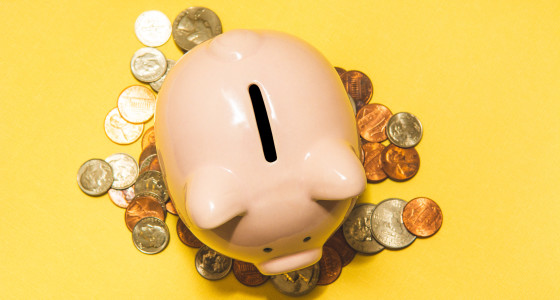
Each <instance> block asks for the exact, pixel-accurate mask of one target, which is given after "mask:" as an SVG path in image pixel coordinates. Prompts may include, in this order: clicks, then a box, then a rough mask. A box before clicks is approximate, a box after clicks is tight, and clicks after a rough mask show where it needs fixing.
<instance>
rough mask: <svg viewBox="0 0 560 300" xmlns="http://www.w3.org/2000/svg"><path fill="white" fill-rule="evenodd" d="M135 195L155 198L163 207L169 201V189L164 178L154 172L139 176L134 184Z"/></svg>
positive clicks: (150, 171) (149, 171)
mask: <svg viewBox="0 0 560 300" xmlns="http://www.w3.org/2000/svg"><path fill="white" fill-rule="evenodd" d="M134 193H135V194H136V195H150V196H153V197H155V198H156V199H157V200H158V201H159V202H160V203H161V205H165V202H166V201H167V188H166V187H165V182H164V181H163V177H162V176H161V173H160V172H158V171H154V170H148V171H146V172H144V173H142V174H140V175H139V176H138V179H137V180H136V183H135V184H134Z"/></svg>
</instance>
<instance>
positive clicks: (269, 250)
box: [263, 248, 272, 253]
mask: <svg viewBox="0 0 560 300" xmlns="http://www.w3.org/2000/svg"><path fill="white" fill-rule="evenodd" d="M263 251H264V252H266V253H269V252H271V251H272V248H264V249H263Z"/></svg>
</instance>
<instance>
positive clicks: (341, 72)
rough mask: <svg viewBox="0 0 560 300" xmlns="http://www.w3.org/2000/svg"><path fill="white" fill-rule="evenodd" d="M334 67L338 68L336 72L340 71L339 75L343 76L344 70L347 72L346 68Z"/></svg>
mask: <svg viewBox="0 0 560 300" xmlns="http://www.w3.org/2000/svg"><path fill="white" fill-rule="evenodd" d="M334 69H335V70H336V72H337V73H338V76H342V74H344V72H346V70H344V69H343V68H341V67H334Z"/></svg>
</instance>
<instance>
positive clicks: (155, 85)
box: [150, 59, 175, 92]
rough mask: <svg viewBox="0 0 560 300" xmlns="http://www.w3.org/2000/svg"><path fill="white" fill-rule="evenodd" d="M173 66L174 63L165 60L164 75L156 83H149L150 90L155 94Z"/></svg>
mask: <svg viewBox="0 0 560 300" xmlns="http://www.w3.org/2000/svg"><path fill="white" fill-rule="evenodd" d="M174 66H175V61H174V60H171V59H168V60H167V69H166V70H165V73H164V74H163V75H162V76H161V77H160V78H159V79H158V80H156V81H154V82H150V86H151V87H152V89H153V90H154V91H156V92H159V90H160V89H161V85H162V84H163V81H164V80H165V76H167V73H169V70H171V68H173V67H174Z"/></svg>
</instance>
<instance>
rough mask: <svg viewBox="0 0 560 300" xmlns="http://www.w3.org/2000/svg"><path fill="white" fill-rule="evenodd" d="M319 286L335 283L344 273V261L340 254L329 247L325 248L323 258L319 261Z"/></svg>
mask: <svg viewBox="0 0 560 300" xmlns="http://www.w3.org/2000/svg"><path fill="white" fill-rule="evenodd" d="M319 268H320V272H319V280H318V281H317V284H318V285H327V284H331V283H333V282H335V281H336V280H337V279H338V277H339V276H340V273H341V272H342V260H341V259H340V255H338V252H336V250H334V249H333V248H331V247H329V246H324V247H323V256H322V257H321V260H319Z"/></svg>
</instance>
